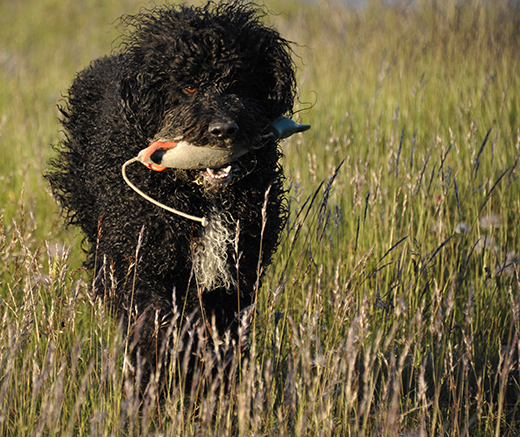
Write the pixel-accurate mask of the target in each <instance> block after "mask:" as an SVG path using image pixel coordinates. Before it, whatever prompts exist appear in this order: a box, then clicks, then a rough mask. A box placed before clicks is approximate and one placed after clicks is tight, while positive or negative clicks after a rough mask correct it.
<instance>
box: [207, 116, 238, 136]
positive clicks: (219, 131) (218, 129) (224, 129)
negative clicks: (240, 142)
mask: <svg viewBox="0 0 520 437" xmlns="http://www.w3.org/2000/svg"><path fill="white" fill-rule="evenodd" d="M208 130H209V133H210V134H211V135H214V136H216V137H217V138H219V139H222V140H227V139H228V138H232V137H233V136H235V135H236V133H237V132H238V124H236V122H235V121H233V120H227V121H214V122H213V123H211V124H210V125H209V128H208Z"/></svg>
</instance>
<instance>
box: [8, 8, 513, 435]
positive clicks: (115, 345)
mask: <svg viewBox="0 0 520 437" xmlns="http://www.w3.org/2000/svg"><path fill="white" fill-rule="evenodd" d="M139 6H140V5H139V4H137V3H135V2H130V1H128V2H124V3H120V4H118V5H117V6H114V5H108V4H107V5H104V4H102V3H99V2H95V1H88V2H83V3H81V4H79V3H67V2H60V1H56V0H44V1H41V0H39V1H37V2H36V1H32V0H28V1H26V2H24V3H20V2H4V3H2V4H1V5H0V12H1V13H0V35H1V37H0V41H3V43H2V45H1V46H0V89H1V94H0V96H1V97H0V120H1V123H0V148H1V150H2V157H3V158H4V159H3V160H2V163H1V164H0V165H1V166H2V171H1V172H0V177H1V178H2V184H3V185H2V188H1V189H0V199H2V200H1V201H2V217H3V221H2V223H1V226H0V247H1V248H2V250H1V256H2V263H1V264H0V293H1V301H0V310H1V319H0V320H1V322H0V323H1V328H0V364H1V367H0V368H1V370H0V406H1V407H0V433H1V434H2V435H28V434H34V435H72V434H77V435H90V434H92V435H119V434H123V435H149V434H150V435H155V434H157V435H219V436H220V435H351V436H373V435H385V436H386V435H388V436H397V435H408V436H412V435H413V436H423V435H424V436H426V435H446V436H462V435H468V436H469V435H471V436H491V435H497V436H498V435H510V436H514V435H518V433H519V432H520V429H519V428H520V425H519V424H520V417H519V415H520V411H519V403H518V394H519V386H518V384H519V378H520V375H519V371H518V361H519V353H520V350H519V338H518V329H519V328H520V320H519V310H520V279H519V276H518V253H519V251H520V247H519V246H520V232H519V228H520V226H519V225H520V215H519V211H520V182H519V169H518V159H519V157H520V125H519V115H518V114H519V112H518V111H519V103H520V101H519V99H520V84H519V81H520V78H519V76H518V73H517V72H518V71H520V68H519V67H520V65H519V63H520V59H519V58H518V55H517V53H518V49H519V43H520V27H519V26H520V13H519V12H520V11H519V10H518V8H517V7H516V6H514V5H513V4H507V3H506V2H502V1H498V2H484V1H482V2H479V1H474V2H461V1H459V2H456V1H450V0H439V1H428V2H427V1H424V2H422V1H416V2H414V3H412V4H409V5H403V4H399V5H395V6H383V5H382V4H381V3H379V2H375V1H373V2H369V4H368V5H367V7H366V8H364V9H360V10H355V11H354V10H349V9H347V8H345V7H343V6H341V5H335V4H334V3H333V2H316V3H299V2H292V1H291V2H270V3H269V6H270V7H271V8H272V9H273V10H274V11H276V12H280V14H278V15H275V16H273V17H271V21H272V22H273V23H274V24H275V25H276V26H277V28H278V29H279V30H280V31H281V33H282V34H283V35H284V36H286V37H287V38H289V39H291V40H293V41H296V42H297V43H298V45H295V46H294V50H295V55H296V60H297V64H298V66H299V70H298V76H299V84H300V90H299V91H300V99H299V102H298V105H297V106H298V110H299V112H298V113H297V117H301V119H302V121H304V122H306V123H307V122H308V123H310V124H312V125H313V129H312V130H311V131H309V132H307V133H305V134H302V135H299V136H297V137H293V138H291V139H289V140H288V141H286V143H285V144H284V151H285V158H284V165H285V168H286V171H287V175H288V177H287V187H288V189H289V207H290V211H291V214H290V219H289V222H288V225H287V228H286V230H285V231H284V234H283V239H282V244H281V247H280V250H279V253H278V254H277V258H276V260H275V262H274V263H273V266H271V268H270V269H269V270H268V271H267V274H266V278H265V280H264V284H263V287H262V289H261V292H260V294H259V298H258V303H257V306H256V308H255V313H254V324H253V326H252V327H251V333H250V334H249V336H248V341H249V343H250V354H249V356H248V357H247V358H245V359H244V360H243V361H238V360H233V361H232V362H231V364H230V366H229V367H228V370H229V371H230V372H231V373H232V374H233V375H236V378H231V381H232V383H231V386H230V388H229V393H225V392H224V391H223V385H222V384H219V381H220V380H222V379H223V378H224V375H223V371H224V364H223V363H224V360H225V354H224V352H225V351H226V349H227V350H228V351H231V354H232V355H233V351H234V350H235V346H234V345H233V344H226V339H223V351H222V354H223V355H219V354H216V355H215V354H212V353H210V352H211V351H208V350H206V349H204V347H203V346H204V345H203V344H202V343H200V345H199V347H200V349H199V350H198V351H195V352H196V353H198V354H200V355H201V356H203V357H204V360H205V362H206V363H208V366H207V368H201V369H198V370H197V371H196V372H195V377H194V384H193V388H192V389H191V391H190V390H185V389H184V388H183V387H182V378H181V383H180V385H179V384H177V382H176V381H177V379H175V378H172V383H173V389H172V390H171V392H170V393H169V395H168V396H167V398H166V399H164V400H163V401H158V399H157V396H156V391H155V390H153V388H154V387H153V385H152V390H150V391H149V392H148V394H147V395H146V396H145V398H144V399H141V398H140V397H139V396H138V394H137V392H136V390H135V384H134V379H133V378H132V377H131V375H130V370H131V369H129V366H128V365H127V364H125V350H126V343H125V342H126V338H125V337H124V336H123V334H122V332H123V330H122V329H121V328H120V327H118V326H117V320H114V319H113V318H112V317H111V316H110V314H109V313H108V309H107V308H105V307H104V305H103V304H102V302H100V301H99V300H95V299H93V298H92V291H91V290H92V284H93V281H94V280H95V278H91V277H89V276H88V274H86V273H85V272H84V271H82V269H81V268H80V262H79V261H78V260H80V259H81V250H80V245H81V244H80V238H75V237H74V234H73V233H72V231H70V230H65V229H63V226H62V225H61V223H60V222H59V219H58V216H57V208H56V207H55V205H54V203H53V200H52V199H51V198H50V196H49V194H48V191H47V189H46V187H45V185H44V184H43V182H42V179H41V176H40V175H41V173H42V171H43V169H44V168H45V166H46V160H47V159H48V158H49V157H50V156H51V150H50V147H49V144H50V143H53V142H55V141H57V139H58V135H59V134H58V126H57V123H56V117H57V111H56V110H55V104H56V102H57V101H58V100H59V99H60V96H61V94H62V93H63V92H64V90H66V88H67V87H68V85H69V84H70V82H71V80H72V78H73V75H74V72H75V71H77V70H79V69H81V68H83V67H84V66H85V65H86V64H87V63H88V61H89V60H90V59H93V58H95V57H98V56H101V55H102V54H104V53H107V52H109V51H110V47H112V41H113V40H114V39H115V37H116V36H117V33H116V32H112V31H111V29H113V27H114V23H113V21H114V19H115V18H116V17H117V16H118V15H120V14H122V13H133V12H136V11H137V10H138V9H139ZM115 45H116V46H117V43H115ZM105 273H106V275H107V277H109V275H110V271H109V270H107V271H106V272H105ZM108 283H109V281H108ZM174 334H175V332H174ZM172 338H178V336H175V335H172ZM175 347H178V345H177V346H175V345H174V348H175ZM184 366H185V363H182V362H180V363H179V362H176V361H175V360H173V361H172V369H171V370H172V374H181V375H182V373H183V372H184V371H185V369H184ZM208 368H213V369H216V371H214V372H208V370H207V369H208ZM141 401H142V402H143V404H142V405H141V404H140V402H141Z"/></svg>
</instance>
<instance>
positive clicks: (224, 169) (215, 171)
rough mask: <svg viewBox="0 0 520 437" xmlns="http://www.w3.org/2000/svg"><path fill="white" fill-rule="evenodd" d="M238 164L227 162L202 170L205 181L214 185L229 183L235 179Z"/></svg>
mask: <svg viewBox="0 0 520 437" xmlns="http://www.w3.org/2000/svg"><path fill="white" fill-rule="evenodd" d="M235 167H236V164H234V163H231V164H225V165H223V166H221V167H214V168H207V169H206V170H204V171H203V172H202V178H203V181H205V182H207V183H209V184H212V185H227V184H228V183H229V182H231V181H232V180H233V173H234V172H233V170H234V168H235Z"/></svg>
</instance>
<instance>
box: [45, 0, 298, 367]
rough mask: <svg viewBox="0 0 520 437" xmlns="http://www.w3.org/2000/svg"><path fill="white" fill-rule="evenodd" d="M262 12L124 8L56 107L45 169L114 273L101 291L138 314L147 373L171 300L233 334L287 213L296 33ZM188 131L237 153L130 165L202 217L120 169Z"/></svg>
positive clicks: (91, 259) (209, 146) (130, 318)
mask: <svg viewBox="0 0 520 437" xmlns="http://www.w3.org/2000/svg"><path fill="white" fill-rule="evenodd" d="M264 15H265V13H264V10H263V9H262V8H259V7H257V6H254V5H249V4H245V3H244V2H240V1H239V2H231V3H217V4H215V3H209V4H208V5H206V6H203V7H200V8H191V7H186V6H167V7H160V8H156V9H154V10H151V11H146V12H142V13H140V14H139V15H137V16H135V17H127V18H126V19H125V20H124V23H126V25H127V26H128V27H129V28H130V29H131V32H128V35H127V36H126V39H124V40H123V44H122V46H121V51H120V52H119V53H117V54H114V55H112V56H108V57H104V58H102V59H99V60H96V61H94V62H93V63H92V64H91V65H90V66H89V67H88V68H86V69H85V70H83V71H82V72H80V73H79V74H78V76H77V77H76V79H75V81H74V83H73V85H72V87H71V88H70V90H69V93H68V98H67V101H66V103H65V104H64V105H62V107H61V108H60V110H61V112H62V120H61V123H62V125H63V127H64V130H65V133H66V139H65V140H64V141H63V142H62V143H61V144H59V145H58V146H57V150H58V156H57V158H56V159H55V160H54V161H53V162H52V163H51V164H52V170H51V171H50V172H49V173H48V174H47V175H46V177H47V179H48V181H49V182H50V184H51V187H52V191H53V194H54V196H55V197H56V199H57V200H58V202H59V203H60V204H61V206H62V207H63V209H64V211H65V212H66V215H67V218H68V222H70V223H71V224H74V225H78V226H80V227H81V229H82V230H83V232H84V233H85V235H86V240H87V242H88V259H87V261H86V265H87V266H88V267H89V268H90V269H92V270H94V274H95V275H98V276H99V277H101V278H108V277H115V278H116V280H117V285H116V287H115V293H109V292H107V291H106V290H110V288H111V286H110V284H109V282H110V281H109V280H106V282H107V283H108V285H107V284H106V285H105V286H104V287H103V286H99V285H98V287H97V293H98V294H101V295H109V296H105V297H108V298H110V302H112V304H113V307H114V308H115V309H116V311H117V313H118V314H119V315H120V316H123V317H124V320H125V321H126V322H127V323H129V324H130V325H131V326H132V327H133V328H132V331H131V332H132V337H131V338H132V339H133V344H134V345H135V347H134V349H133V350H134V359H137V357H141V358H143V359H144V362H145V363H146V364H145V366H147V367H146V368H147V369H148V373H150V372H152V371H154V370H155V369H156V368H157V363H158V361H159V360H161V359H163V358H161V357H159V351H160V347H161V343H162V341H163V340H164V337H165V333H166V331H167V328H168V326H169V324H170V321H171V320H172V319H173V317H174V308H177V311H178V312H180V313H181V314H182V317H183V319H184V320H185V319H186V318H187V317H188V316H189V315H190V314H193V313H195V314H196V316H195V318H192V319H191V320H192V323H194V322H193V320H197V319H198V320H199V324H202V325H203V326H207V327H208V329H210V326H211V323H212V318H214V322H215V324H216V327H217V330H218V332H219V334H220V335H223V334H224V333H225V332H226V331H227V330H230V332H231V333H232V336H236V332H237V327H238V323H239V318H240V314H241V313H242V312H243V311H244V310H245V309H247V308H248V307H249V306H250V305H251V304H253V303H254V301H255V296H256V291H257V289H258V280H259V276H261V272H263V270H264V268H265V267H266V266H267V265H268V264H269V263H270V262H271V258H272V255H273V253H274V251H275V249H276V247H277V244H278V241H279V235H280V232H281V230H282V228H283V226H284V224H285V218H286V202H285V195H284V188H283V184H282V182H283V174H282V168H281V165H280V158H281V152H280V150H279V148H278V139H277V137H276V136H275V135H273V134H272V133H271V132H272V128H271V125H272V124H273V123H275V122H276V121H277V120H278V119H280V117H281V116H283V115H284V114H285V115H289V116H290V115H291V114H292V107H293V100H294V98H295V77H294V70H293V62H292V60H291V50H290V48H289V43H288V42H287V41H286V40H284V39H282V38H281V37H280V35H279V33H278V32H277V31H276V30H274V29H272V28H270V27H267V26H265V25H264V24H262V22H261V20H262V18H263V16H264ZM180 144H184V145H188V146H189V147H191V149H189V150H188V152H185V156H184V158H188V160H189V158H191V156H190V154H192V153H193V152H194V151H195V156H196V155H197V152H198V151H203V150H208V151H210V152H209V154H208V156H212V153H215V154H218V152H222V151H224V152H230V153H229V156H230V158H229V159H228V160H229V161H231V162H227V160H224V161H223V163H221V165H218V166H216V167H214V168H204V159H206V158H204V157H202V158H201V163H200V165H198V166H197V165H195V164H193V165H191V164H188V166H187V167H188V168H184V169H183V168H181V169H179V168H168V169H166V170H165V171H154V169H162V168H161V166H160V165H157V163H159V164H160V163H161V154H159V155H156V154H154V155H152V157H151V160H148V162H149V163H151V164H149V165H148V167H151V168H152V169H150V168H147V166H145V165H141V164H138V163H135V164H133V165H131V166H128V167H127V170H126V173H127V176H128V179H129V180H131V181H132V182H133V183H134V184H135V185H136V186H138V188H139V189H141V190H142V191H143V192H145V193H146V194H148V195H150V196H151V197H152V198H154V199H156V200H157V201H159V202H160V203H162V204H164V205H167V206H169V207H172V208H175V209H176V210H179V211H181V212H183V213H187V214H190V215H193V216H195V217H199V218H202V217H205V219H206V220H207V225H206V226H203V225H202V224H201V223H200V222H197V221H194V220H191V219H189V218H184V217H181V216H178V215H176V214H172V213H171V212H168V211H165V210H164V209H162V208H161V207H158V206H156V205H155V204H152V203H151V202H149V201H148V200H146V199H144V198H143V197H141V196H140V195H139V194H137V193H136V192H134V191H133V190H132V189H131V188H130V187H129V186H128V185H127V184H126V183H125V182H124V180H123V177H122V175H121V168H122V166H123V164H124V163H125V162H126V161H128V160H129V159H131V158H132V157H135V156H137V155H138V154H139V152H140V151H142V150H143V149H147V148H150V147H151V145H152V146H153V145H155V146H154V147H153V149H154V150H155V149H157V151H158V152H162V153H164V152H167V151H168V149H169V148H175V146H177V145H180ZM179 150H181V148H179ZM152 151H153V150H151V151H150V152H152ZM165 156H166V155H165ZM153 161H155V162H156V164H154V163H153ZM173 166H175V165H172V166H170V167H173ZM192 167H193V168H192ZM201 167H202V168H201ZM266 193H267V194H266ZM266 195H267V197H266ZM266 199H267V200H266ZM264 205H265V208H264ZM263 209H264V211H263ZM263 224H264V225H265V229H262V226H263ZM140 235H141V237H140ZM138 241H139V242H140V245H139V248H138ZM137 249H138V253H137V255H136V250H137ZM110 272H113V274H111V273H110ZM112 289H114V287H112ZM110 294H112V295H110ZM174 302H175V305H174Z"/></svg>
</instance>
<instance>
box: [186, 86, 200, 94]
mask: <svg viewBox="0 0 520 437" xmlns="http://www.w3.org/2000/svg"><path fill="white" fill-rule="evenodd" d="M184 91H186V92H187V93H188V94H195V93H196V92H197V88H195V87H193V86H187V87H185V88H184Z"/></svg>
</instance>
